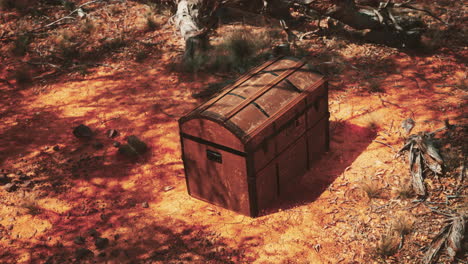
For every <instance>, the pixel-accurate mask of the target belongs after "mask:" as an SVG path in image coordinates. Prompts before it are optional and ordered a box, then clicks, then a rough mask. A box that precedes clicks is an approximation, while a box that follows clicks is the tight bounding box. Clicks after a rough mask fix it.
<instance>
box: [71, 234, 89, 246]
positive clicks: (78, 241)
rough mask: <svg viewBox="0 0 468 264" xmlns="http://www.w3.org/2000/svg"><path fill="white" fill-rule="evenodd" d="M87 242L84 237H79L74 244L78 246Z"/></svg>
mask: <svg viewBox="0 0 468 264" xmlns="http://www.w3.org/2000/svg"><path fill="white" fill-rule="evenodd" d="M85 242H86V239H85V238H84V237H82V236H77V237H75V239H74V240H73V243H75V244H77V245H83V244H84V243H85Z"/></svg>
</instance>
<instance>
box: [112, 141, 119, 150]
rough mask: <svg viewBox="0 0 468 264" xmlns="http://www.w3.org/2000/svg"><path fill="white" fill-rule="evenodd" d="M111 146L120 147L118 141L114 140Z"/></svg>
mask: <svg viewBox="0 0 468 264" xmlns="http://www.w3.org/2000/svg"><path fill="white" fill-rule="evenodd" d="M112 146H114V147H116V148H118V147H120V142H118V141H114V143H112Z"/></svg>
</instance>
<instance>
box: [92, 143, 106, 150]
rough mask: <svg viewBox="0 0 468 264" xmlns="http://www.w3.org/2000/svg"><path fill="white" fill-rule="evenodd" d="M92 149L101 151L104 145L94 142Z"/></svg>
mask: <svg viewBox="0 0 468 264" xmlns="http://www.w3.org/2000/svg"><path fill="white" fill-rule="evenodd" d="M93 147H94V148H95V149H102V148H103V147H104V144H102V143H101V142H96V143H94V144H93Z"/></svg>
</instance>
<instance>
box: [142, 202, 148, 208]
mask: <svg viewBox="0 0 468 264" xmlns="http://www.w3.org/2000/svg"><path fill="white" fill-rule="evenodd" d="M141 207H143V208H148V207H149V204H148V202H143V203H142V204H141Z"/></svg>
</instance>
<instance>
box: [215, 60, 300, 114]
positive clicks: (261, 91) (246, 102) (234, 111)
mask: <svg viewBox="0 0 468 264" xmlns="http://www.w3.org/2000/svg"><path fill="white" fill-rule="evenodd" d="M305 63H306V62H305V60H300V61H299V62H297V63H296V64H294V65H293V66H292V67H291V68H290V69H289V70H287V71H285V72H283V73H282V74H280V75H279V76H278V77H276V78H275V79H273V80H272V81H271V82H270V83H268V84H267V85H265V86H264V87H263V88H261V89H259V90H257V91H256V92H255V93H254V94H252V95H251V96H249V97H248V98H247V99H245V100H244V101H242V103H240V104H239V105H238V106H236V107H234V108H233V109H232V110H231V111H229V113H227V114H226V117H225V119H224V121H226V120H229V119H231V118H232V117H233V116H234V115H235V114H237V113H239V112H240V111H241V110H242V109H244V108H245V107H246V106H247V105H249V104H251V103H252V102H253V101H255V100H256V99H257V98H259V97H260V96H262V95H263V94H265V93H266V92H267V91H268V90H270V89H271V88H272V87H273V86H275V85H277V84H278V83H280V82H281V81H282V80H284V79H286V78H287V77H288V76H289V75H291V74H293V73H294V72H295V71H297V70H298V69H299V68H301V67H302V66H303V65H304V64H305Z"/></svg>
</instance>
